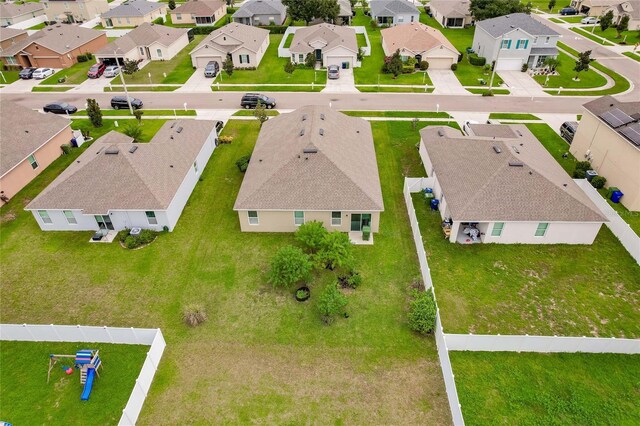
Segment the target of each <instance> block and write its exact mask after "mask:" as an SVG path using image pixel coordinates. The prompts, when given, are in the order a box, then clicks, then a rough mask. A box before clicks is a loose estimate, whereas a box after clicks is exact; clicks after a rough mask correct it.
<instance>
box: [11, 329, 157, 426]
mask: <svg viewBox="0 0 640 426" xmlns="http://www.w3.org/2000/svg"><path fill="white" fill-rule="evenodd" d="M0 340H15V341H23V342H87V343H114V344H125V345H150V348H149V352H147V357H146V359H145V361H144V364H143V365H142V369H141V370H140V375H139V376H138V378H137V379H136V383H135V385H134V387H133V390H132V392H131V395H130V396H129V400H128V401H127V405H126V406H125V408H124V410H122V417H121V418H120V422H119V423H118V425H120V426H129V425H135V423H136V421H137V420H138V416H139V415H140V411H141V410H142V406H143V404H144V400H145V398H146V397H147V394H148V393H149V388H150V387H151V382H152V381H153V377H154V376H155V374H156V370H157V369H158V364H159V363H160V359H162V354H163V352H164V348H165V347H166V346H167V344H166V342H165V341H164V337H163V336H162V332H161V331H160V329H157V328H121V327H106V326H104V327H95V326H84V325H53V324H50V325H33V324H0Z"/></svg>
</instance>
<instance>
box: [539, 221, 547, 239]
mask: <svg viewBox="0 0 640 426" xmlns="http://www.w3.org/2000/svg"><path fill="white" fill-rule="evenodd" d="M548 227H549V224H548V223H539V224H538V227H537V228H536V237H544V236H545V234H546V233H547V228H548Z"/></svg>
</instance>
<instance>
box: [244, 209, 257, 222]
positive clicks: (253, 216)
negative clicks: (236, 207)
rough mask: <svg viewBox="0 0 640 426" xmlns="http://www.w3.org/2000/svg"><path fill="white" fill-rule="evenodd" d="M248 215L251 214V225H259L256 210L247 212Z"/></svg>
mask: <svg viewBox="0 0 640 426" xmlns="http://www.w3.org/2000/svg"><path fill="white" fill-rule="evenodd" d="M247 216H249V225H257V224H258V212H257V211H254V210H249V211H248V212H247Z"/></svg>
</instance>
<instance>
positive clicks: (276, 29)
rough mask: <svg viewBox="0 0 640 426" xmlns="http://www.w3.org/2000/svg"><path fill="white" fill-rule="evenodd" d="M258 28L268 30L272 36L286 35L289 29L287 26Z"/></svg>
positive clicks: (261, 26)
mask: <svg viewBox="0 0 640 426" xmlns="http://www.w3.org/2000/svg"><path fill="white" fill-rule="evenodd" d="M227 10H228V9H227ZM258 28H262V29H263V30H268V31H269V32H270V33H271V34H284V32H285V31H287V28H288V27H287V26H286V25H260V26H258Z"/></svg>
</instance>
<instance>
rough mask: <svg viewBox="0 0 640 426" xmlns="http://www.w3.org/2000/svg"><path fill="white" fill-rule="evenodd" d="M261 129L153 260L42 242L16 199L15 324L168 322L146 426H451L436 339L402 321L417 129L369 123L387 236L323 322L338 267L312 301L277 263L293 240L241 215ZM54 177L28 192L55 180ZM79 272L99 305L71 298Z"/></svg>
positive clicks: (8, 249)
mask: <svg viewBox="0 0 640 426" xmlns="http://www.w3.org/2000/svg"><path fill="white" fill-rule="evenodd" d="M423 124H424V123H420V126H419V127H422V125H423ZM258 126H259V125H258V123H257V122H256V121H255V120H242V121H241V120H231V121H229V122H228V123H227V125H226V126H225V128H224V131H223V134H226V135H230V136H234V140H233V143H232V144H230V145H221V146H220V147H218V148H217V149H216V151H215V152H214V154H213V156H212V158H211V160H210V161H209V164H208V165H207V167H206V168H205V170H204V172H203V175H202V182H199V183H198V185H197V186H196V188H195V190H194V192H193V194H192V195H191V198H190V200H189V202H188V204H187V206H186V208H185V210H184V211H183V213H182V216H181V218H180V221H179V222H178V225H177V227H176V229H175V230H174V231H173V232H172V233H170V234H167V235H164V236H162V238H159V239H158V240H157V241H155V242H154V243H153V244H152V245H150V246H148V247H145V248H144V249H142V250H135V251H127V250H125V249H123V248H122V247H120V246H119V245H118V244H88V243H87V240H88V239H89V236H90V233H89V232H41V231H40V230H39V228H38V227H37V225H36V223H35V221H34V219H33V217H32V216H31V215H30V214H28V213H27V212H24V211H23V210H22V205H15V207H11V204H12V203H14V201H22V202H24V198H22V199H21V197H14V199H13V200H12V201H11V202H10V203H9V205H7V206H5V207H3V208H2V209H0V212H1V213H2V214H3V215H4V214H5V213H6V212H7V209H8V208H9V209H12V211H13V212H14V214H15V218H14V219H13V220H5V223H4V224H3V232H2V233H1V234H0V255H1V257H2V259H1V260H2V265H3V277H5V279H3V282H2V286H1V287H0V291H1V294H0V296H2V297H0V310H1V311H2V315H3V321H5V322H15V323H21V322H34V323H45V324H48V323H52V322H55V323H70V324H78V323H80V324H109V325H113V326H127V327H129V326H137V327H160V328H161V329H162V331H163V334H164V336H165V339H166V340H167V343H168V346H167V350H166V352H165V355H164V357H163V360H162V363H161V364H160V367H159V370H158V373H157V375H156V379H155V381H154V384H153V386H152V388H151V392H150V394H149V397H148V398H147V401H146V403H145V406H144V408H143V411H142V415H141V418H140V419H139V421H138V424H140V425H149V424H166V423H174V424H185V423H189V424H211V423H215V424H247V423H269V424H306V423H318V424H355V423H358V424H450V423H451V418H450V414H449V408H448V403H447V398H446V393H445V389H444V385H443V380H442V376H441V372H440V367H439V365H438V358H437V353H436V348H435V342H434V340H433V339H432V338H421V337H418V336H417V335H415V334H414V333H412V332H411V331H410V330H409V328H408V326H407V323H406V309H407V306H408V295H409V293H410V289H411V288H412V286H413V285H414V283H416V282H417V281H418V280H419V269H418V264H417V260H416V256H415V247H414V245H413V239H412V236H411V230H410V227H409V224H408V221H407V216H406V215H407V213H406V209H405V206H404V200H403V195H402V183H403V177H404V175H415V174H416V173H418V172H419V170H420V169H421V166H420V163H419V157H418V155H417V152H416V149H415V143H416V142H417V140H418V138H419V135H418V130H417V129H413V128H412V123H409V122H376V123H372V128H373V134H374V138H375V143H376V155H377V159H378V164H379V172H380V180H381V184H382V192H383V195H384V201H385V212H384V213H383V214H382V218H381V232H380V233H378V234H376V235H375V245H373V246H357V247H355V248H354V250H355V254H356V263H357V268H358V270H359V271H360V272H361V275H362V276H363V278H364V282H363V284H362V285H361V286H360V287H359V288H358V289H357V290H355V291H354V292H352V293H351V294H349V295H348V298H349V304H348V306H347V310H348V312H349V314H350V317H349V318H348V319H346V318H340V319H338V320H337V321H336V323H335V324H333V325H331V326H325V325H323V323H322V322H321V320H320V318H319V316H318V313H317V311H316V309H315V306H314V305H315V302H316V300H317V295H318V294H319V292H320V290H321V289H322V287H323V286H324V285H326V284H327V283H329V282H332V281H333V278H332V273H331V272H329V271H320V272H317V273H315V275H314V277H315V278H314V279H313V280H312V282H311V287H312V289H311V292H312V296H311V300H310V301H309V302H307V303H305V304H303V303H298V302H296V301H295V299H294V298H293V295H292V290H290V291H287V290H282V289H274V288H273V287H272V286H271V285H270V284H268V283H267V279H266V271H267V270H268V264H269V260H270V258H271V256H272V254H273V252H274V251H275V250H276V249H277V248H279V247H281V246H283V245H285V244H295V242H294V238H293V236H292V235H291V234H269V233H267V234H263V233H241V232H240V230H239V224H238V216H237V214H236V213H234V212H233V210H232V207H233V204H234V201H235V198H236V196H237V193H238V189H239V187H240V183H241V181H242V177H243V175H242V174H241V173H240V172H238V170H237V168H236V166H235V162H236V160H237V159H238V158H239V157H241V156H243V155H246V154H249V153H251V151H252V149H253V145H254V143H255V140H256V137H257V134H258ZM62 159H63V160H64V161H67V159H65V158H64V157H62ZM50 167H51V166H50ZM54 167H55V166H54ZM47 172H48V170H45V172H44V174H41V175H40V176H38V177H37V178H36V179H35V180H34V183H33V184H32V185H33V186H37V185H40V186H42V185H43V183H42V180H43V179H44V178H49V179H51V178H52V177H53V176H55V175H54V174H53V175H52V174H49V173H47ZM32 185H30V186H29V187H28V188H29V189H28V191H31V197H32V196H33V192H35V191H32V190H31V189H30V188H31V187H32ZM68 277H73V285H72V286H73V288H78V289H82V288H84V289H87V288H90V289H91V294H92V295H93V296H94V297H87V298H73V300H72V302H71V303H70V299H69V293H68V292H67V291H64V286H65V285H69V284H67V282H68ZM61 286H62V287H61ZM25 294H28V295H29V297H25ZM194 301H198V302H200V303H203V304H204V305H205V306H206V308H207V311H208V314H209V320H208V322H206V323H205V324H203V325H201V326H200V327H198V328H195V329H191V328H188V327H186V326H185V325H183V323H182V319H181V313H182V308H183V306H184V305H185V304H188V303H192V302H194ZM45 362H46V361H45ZM113 365H115V366H116V367H113V368H114V369H115V368H117V362H116V363H115V364H113ZM105 368H106V367H105ZM105 371H107V370H105ZM105 374H106V373H105Z"/></svg>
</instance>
